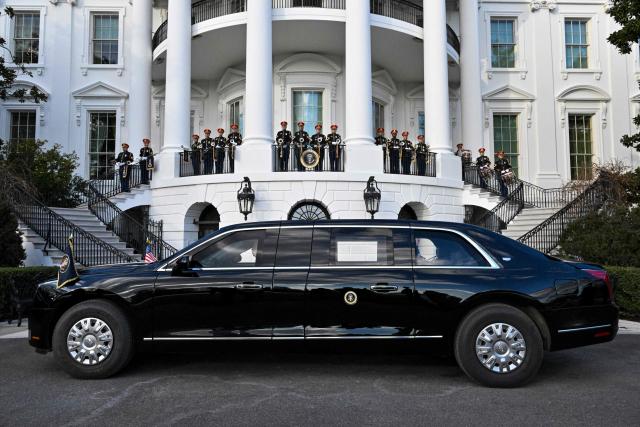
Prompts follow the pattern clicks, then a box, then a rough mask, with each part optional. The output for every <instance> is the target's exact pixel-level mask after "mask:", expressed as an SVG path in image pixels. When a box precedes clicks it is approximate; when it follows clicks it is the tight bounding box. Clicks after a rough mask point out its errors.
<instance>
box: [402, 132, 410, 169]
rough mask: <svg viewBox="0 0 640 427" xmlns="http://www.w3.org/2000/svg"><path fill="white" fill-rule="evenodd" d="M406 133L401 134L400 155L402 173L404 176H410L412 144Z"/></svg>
mask: <svg viewBox="0 0 640 427" xmlns="http://www.w3.org/2000/svg"><path fill="white" fill-rule="evenodd" d="M408 136H409V133H408V132H403V133H402V137H403V140H402V141H401V142H400V145H401V147H402V152H401V153H400V158H401V163H402V173H403V174H404V175H411V161H412V160H413V143H412V142H411V141H409V139H408V138H407V137H408Z"/></svg>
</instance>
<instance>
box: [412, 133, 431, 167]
mask: <svg viewBox="0 0 640 427" xmlns="http://www.w3.org/2000/svg"><path fill="white" fill-rule="evenodd" d="M415 152H416V167H417V169H418V175H420V176H426V175H427V158H428V156H429V146H428V145H427V144H425V142H424V135H418V143H417V144H416V147H415Z"/></svg>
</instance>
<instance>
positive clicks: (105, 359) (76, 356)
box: [53, 300, 134, 378]
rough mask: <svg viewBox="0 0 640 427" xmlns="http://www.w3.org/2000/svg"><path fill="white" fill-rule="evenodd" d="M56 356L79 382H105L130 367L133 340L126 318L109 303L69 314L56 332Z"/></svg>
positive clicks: (91, 303)
mask: <svg viewBox="0 0 640 427" xmlns="http://www.w3.org/2000/svg"><path fill="white" fill-rule="evenodd" d="M53 353H54V356H55V358H56V360H57V361H58V363H59V364H60V366H61V367H62V369H63V370H64V371H66V372H67V373H68V374H70V375H72V376H74V377H76V378H106V377H109V376H111V375H113V374H115V373H116V372H118V371H119V370H121V369H122V368H124V366H125V365H126V364H127V363H129V361H130V360H131V357H132V356H133V353H134V338H133V333H132V331H131V326H130V325H129V321H128V319H127V316H126V315H125V314H124V313H123V312H122V310H121V309H120V308H119V307H118V306H116V305H115V304H113V303H111V302H108V301H99V300H95V301H85V302H82V303H79V304H77V305H75V306H73V307H71V308H70V309H69V310H67V311H66V312H65V313H64V314H63V315H62V316H61V317H60V320H58V323H57V324H56V327H55V329H54V331H53Z"/></svg>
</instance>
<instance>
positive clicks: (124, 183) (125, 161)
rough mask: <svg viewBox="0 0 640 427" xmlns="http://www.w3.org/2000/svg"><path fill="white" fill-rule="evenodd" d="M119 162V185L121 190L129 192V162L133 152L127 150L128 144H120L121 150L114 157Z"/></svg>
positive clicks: (131, 160)
mask: <svg viewBox="0 0 640 427" xmlns="http://www.w3.org/2000/svg"><path fill="white" fill-rule="evenodd" d="M115 161H116V163H119V164H120V166H119V167H118V176H119V177H120V187H121V188H122V191H124V192H127V193H128V192H129V191H131V190H129V180H130V179H131V166H130V165H131V163H133V153H130V152H129V144H122V151H121V152H120V153H118V155H117V156H116V158H115Z"/></svg>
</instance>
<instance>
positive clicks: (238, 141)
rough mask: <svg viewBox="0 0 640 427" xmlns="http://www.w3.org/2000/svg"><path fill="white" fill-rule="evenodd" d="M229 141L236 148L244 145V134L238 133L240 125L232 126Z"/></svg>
mask: <svg viewBox="0 0 640 427" xmlns="http://www.w3.org/2000/svg"><path fill="white" fill-rule="evenodd" d="M227 140H229V141H231V142H233V143H234V144H235V145H236V146H239V145H242V134H240V132H238V125H237V124H235V123H234V124H232V125H231V133H230V134H229V135H228V136H227Z"/></svg>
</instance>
